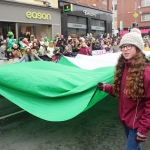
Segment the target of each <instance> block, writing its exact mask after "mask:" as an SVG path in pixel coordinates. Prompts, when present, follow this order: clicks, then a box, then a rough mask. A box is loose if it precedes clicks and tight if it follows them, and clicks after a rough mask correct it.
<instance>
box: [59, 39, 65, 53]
mask: <svg viewBox="0 0 150 150" xmlns="http://www.w3.org/2000/svg"><path fill="white" fill-rule="evenodd" d="M58 47H59V48H60V53H63V52H64V48H65V45H64V42H63V41H60V45H59V46H58Z"/></svg>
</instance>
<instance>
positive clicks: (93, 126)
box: [0, 98, 150, 150]
mask: <svg viewBox="0 0 150 150" xmlns="http://www.w3.org/2000/svg"><path fill="white" fill-rule="evenodd" d="M125 144H126V137H125V134H124V130H123V127H122V125H121V124H120V122H119V119H118V115H117V100H116V99H113V98H109V99H108V98H107V99H104V100H102V101H100V102H99V103H97V104H96V105H95V106H94V107H92V108H91V109H89V110H88V111H86V112H83V113H82V114H80V115H78V116H77V117H75V118H73V119H71V120H68V121H65V122H47V121H44V120H41V119H39V118H37V117H35V116H32V115H30V114H28V113H22V114H21V115H19V116H15V117H11V118H8V119H6V120H3V121H1V128H0V150H124V149H125ZM142 147H143V150H150V138H149V139H148V141H147V142H146V143H143V144H142Z"/></svg>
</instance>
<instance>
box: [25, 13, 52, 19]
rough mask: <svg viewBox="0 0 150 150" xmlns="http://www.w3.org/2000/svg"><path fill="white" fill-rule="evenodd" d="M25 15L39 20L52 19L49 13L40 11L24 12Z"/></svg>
mask: <svg viewBox="0 0 150 150" xmlns="http://www.w3.org/2000/svg"><path fill="white" fill-rule="evenodd" d="M26 17H27V18H29V19H31V18H33V19H39V20H42V19H43V20H52V17H51V15H50V14H45V13H40V12H30V11H27V12H26Z"/></svg>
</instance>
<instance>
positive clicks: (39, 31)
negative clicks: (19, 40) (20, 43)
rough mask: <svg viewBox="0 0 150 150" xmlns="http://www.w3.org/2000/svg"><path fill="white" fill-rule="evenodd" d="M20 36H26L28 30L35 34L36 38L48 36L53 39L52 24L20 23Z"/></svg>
mask: <svg viewBox="0 0 150 150" xmlns="http://www.w3.org/2000/svg"><path fill="white" fill-rule="evenodd" d="M18 27H19V28H18V37H24V36H26V33H27V32H30V34H33V35H35V38H37V39H39V40H40V38H41V37H45V36H46V37H48V38H49V39H51V26H49V25H37V24H23V23H20V24H18Z"/></svg>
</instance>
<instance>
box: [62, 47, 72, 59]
mask: <svg viewBox="0 0 150 150" xmlns="http://www.w3.org/2000/svg"><path fill="white" fill-rule="evenodd" d="M63 55H65V56H69V57H72V55H71V51H70V50H69V47H68V45H66V46H65V50H64V53H63Z"/></svg>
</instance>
